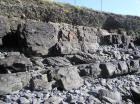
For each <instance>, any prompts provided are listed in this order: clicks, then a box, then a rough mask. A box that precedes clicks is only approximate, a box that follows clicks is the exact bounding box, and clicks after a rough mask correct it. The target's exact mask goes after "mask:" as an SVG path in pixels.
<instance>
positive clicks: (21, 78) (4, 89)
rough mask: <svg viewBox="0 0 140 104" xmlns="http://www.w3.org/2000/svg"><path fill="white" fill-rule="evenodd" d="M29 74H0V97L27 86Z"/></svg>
mask: <svg viewBox="0 0 140 104" xmlns="http://www.w3.org/2000/svg"><path fill="white" fill-rule="evenodd" d="M30 79H31V74H30V73H25V72H24V73H17V74H15V73H14V74H0V95H5V94H11V93H12V92H15V91H19V90H21V89H22V88H23V87H25V86H27V85H28V84H29V81H30Z"/></svg>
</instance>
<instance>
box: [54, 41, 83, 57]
mask: <svg viewBox="0 0 140 104" xmlns="http://www.w3.org/2000/svg"><path fill="white" fill-rule="evenodd" d="M55 51H56V52H57V53H58V54H61V55H67V54H77V53H79V52H81V46H80V44H79V43H78V42H72V43H70V42H68V41H64V42H59V43H57V44H56V45H55Z"/></svg>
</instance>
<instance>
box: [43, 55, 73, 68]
mask: <svg viewBox="0 0 140 104" xmlns="http://www.w3.org/2000/svg"><path fill="white" fill-rule="evenodd" d="M43 63H44V64H45V65H47V66H54V67H55V66H59V67H62V66H71V63H70V61H69V60H68V59H66V58H65V57H48V58H46V59H44V60H43Z"/></svg>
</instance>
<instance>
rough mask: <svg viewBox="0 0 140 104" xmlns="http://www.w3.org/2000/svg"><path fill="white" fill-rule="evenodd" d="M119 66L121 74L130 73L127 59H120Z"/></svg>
mask: <svg viewBox="0 0 140 104" xmlns="http://www.w3.org/2000/svg"><path fill="white" fill-rule="evenodd" d="M118 68H119V69H120V71H121V74H127V73H128V66H127V64H126V62H125V61H119V63H118Z"/></svg>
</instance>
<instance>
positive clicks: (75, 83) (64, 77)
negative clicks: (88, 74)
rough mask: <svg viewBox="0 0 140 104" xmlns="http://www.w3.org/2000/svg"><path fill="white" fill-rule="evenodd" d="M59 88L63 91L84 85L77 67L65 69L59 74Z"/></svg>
mask: <svg viewBox="0 0 140 104" xmlns="http://www.w3.org/2000/svg"><path fill="white" fill-rule="evenodd" d="M57 75H58V76H60V77H59V78H58V86H59V88H61V89H63V90H72V89H77V88H79V87H81V86H82V85H83V79H82V78H81V77H80V76H79V73H78V69H77V67H63V68H60V69H59V70H58V72H57Z"/></svg>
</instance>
